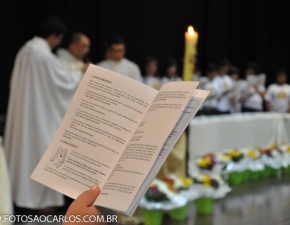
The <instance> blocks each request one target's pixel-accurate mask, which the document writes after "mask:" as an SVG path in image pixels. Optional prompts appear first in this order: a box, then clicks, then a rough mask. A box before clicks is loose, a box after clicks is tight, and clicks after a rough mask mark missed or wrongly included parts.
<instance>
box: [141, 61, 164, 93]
mask: <svg viewBox="0 0 290 225" xmlns="http://www.w3.org/2000/svg"><path fill="white" fill-rule="evenodd" d="M157 70H158V61H157V59H156V58H154V57H148V58H147V60H146V66H145V77H144V79H143V83H144V84H147V85H148V86H150V87H152V88H154V89H156V90H159V89H160V87H161V86H160V80H159V78H158V77H156V72H157Z"/></svg>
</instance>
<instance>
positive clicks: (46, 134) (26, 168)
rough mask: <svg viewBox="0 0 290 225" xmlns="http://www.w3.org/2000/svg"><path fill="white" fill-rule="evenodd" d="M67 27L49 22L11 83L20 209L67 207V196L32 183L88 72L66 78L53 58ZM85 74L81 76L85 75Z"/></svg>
mask: <svg viewBox="0 0 290 225" xmlns="http://www.w3.org/2000/svg"><path fill="white" fill-rule="evenodd" d="M66 29H67V28H66V26H65V25H64V24H63V22H62V21H61V20H60V19H58V18H56V17H48V18H47V19H46V20H44V21H43V22H42V23H41V24H40V26H39V29H38V32H37V34H36V36H35V37H34V38H32V39H31V40H29V41H28V42H26V43H25V45H24V46H23V47H22V48H21V49H20V50H19V52H18V54H17V56H16V60H15V63H14V68H13V72H12V78H11V83H10V96H9V105H8V112H7V120H6V129H5V139H4V149H5V153H6V157H7V163H8V169H9V173H10V179H11V186H12V197H13V201H14V203H15V205H16V206H18V207H21V208H29V209H36V210H40V209H42V210H44V209H45V210H48V209H49V208H51V207H56V206H62V205H63V204H64V198H63V195H62V194H60V193H58V192H56V191H54V190H52V189H50V188H48V187H46V186H44V185H42V184H40V183H38V182H36V181H34V180H32V179H30V175H31V173H32V172H33V170H34V169H35V167H36V166H37V164H38V162H39V160H40V159H41V157H42V156H43V154H44V152H45V150H46V148H47V147H48V145H49V143H50V142H51V140H52V138H53V136H54V135H55V133H56V131H57V128H58V127H59V125H60V123H61V120H62V118H63V116H64V115H65V112H66V110H67V108H68V105H69V103H70V101H71V99H72V97H73V95H74V93H75V91H76V89H77V87H78V84H79V82H80V80H81V78H82V73H83V72H84V71H85V70H86V69H87V68H86V67H83V68H80V69H79V70H76V71H74V72H72V73H67V72H66V71H65V69H64V67H63V66H62V65H61V63H60V61H59V60H58V58H57V57H56V56H55V55H54V54H53V53H52V49H54V48H56V47H57V46H58V45H59V44H60V43H61V41H62V38H63V35H64V34H65V32H66ZM81 69H82V71H81Z"/></svg>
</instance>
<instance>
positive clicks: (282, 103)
mask: <svg viewBox="0 0 290 225" xmlns="http://www.w3.org/2000/svg"><path fill="white" fill-rule="evenodd" d="M286 81H287V74H286V72H285V70H283V69H281V70H279V71H278V72H277V73H276V82H277V83H276V84H271V85H270V86H269V87H268V89H267V92H266V94H265V97H264V98H265V100H266V109H267V111H269V112H270V111H272V112H281V113H286V112H288V113H289V112H290V85H289V84H287V83H286Z"/></svg>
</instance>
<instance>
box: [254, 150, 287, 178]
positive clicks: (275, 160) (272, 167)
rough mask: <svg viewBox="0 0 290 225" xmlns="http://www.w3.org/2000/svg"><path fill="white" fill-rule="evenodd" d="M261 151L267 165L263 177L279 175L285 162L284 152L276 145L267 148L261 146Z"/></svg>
mask: <svg viewBox="0 0 290 225" xmlns="http://www.w3.org/2000/svg"><path fill="white" fill-rule="evenodd" d="M259 152H260V153H261V159H262V161H263V164H264V165H265V169H264V171H263V172H262V174H261V175H262V177H268V176H271V175H277V174H278V172H279V170H280V169H281V167H282V164H283V152H282V151H281V150H280V149H279V148H278V146H276V145H273V146H270V147H268V148H265V149H262V148H260V149H259Z"/></svg>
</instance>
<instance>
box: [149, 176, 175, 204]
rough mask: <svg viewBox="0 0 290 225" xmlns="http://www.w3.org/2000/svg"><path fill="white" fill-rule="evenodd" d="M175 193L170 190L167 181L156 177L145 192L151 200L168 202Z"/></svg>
mask: <svg viewBox="0 0 290 225" xmlns="http://www.w3.org/2000/svg"><path fill="white" fill-rule="evenodd" d="M174 195H175V193H174V192H173V191H172V190H170V188H169V187H168V186H167V184H166V183H164V182H162V181H161V180H158V179H155V180H154V181H153V182H152V184H151V185H150V187H149V189H148V190H147V192H146V194H145V198H146V200H147V201H149V202H166V201H169V200H170V199H172V197H173V196H174Z"/></svg>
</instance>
